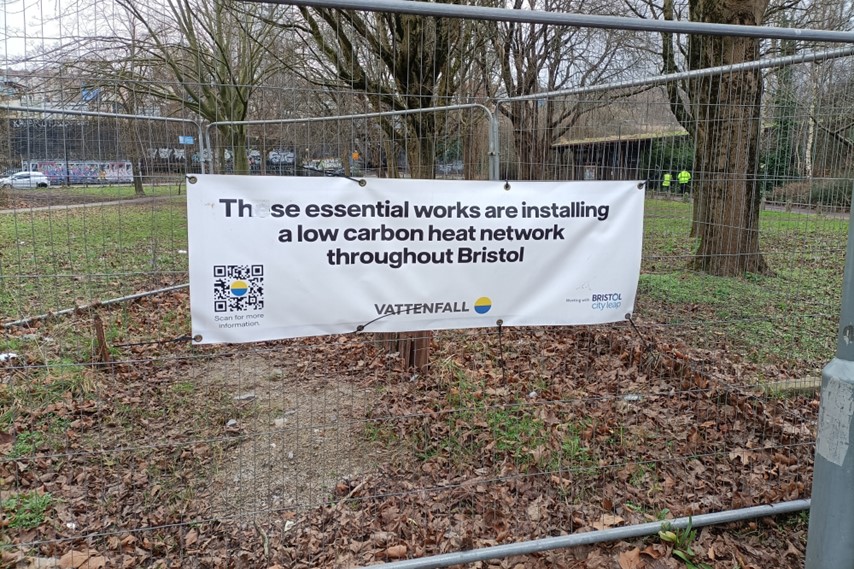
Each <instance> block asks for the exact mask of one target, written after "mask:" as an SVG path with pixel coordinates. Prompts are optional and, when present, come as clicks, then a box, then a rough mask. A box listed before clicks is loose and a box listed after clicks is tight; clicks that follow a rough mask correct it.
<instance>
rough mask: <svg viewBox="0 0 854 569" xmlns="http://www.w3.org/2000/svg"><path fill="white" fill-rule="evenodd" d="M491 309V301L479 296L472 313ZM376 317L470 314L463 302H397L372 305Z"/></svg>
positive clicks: (485, 311) (484, 312) (480, 312)
mask: <svg viewBox="0 0 854 569" xmlns="http://www.w3.org/2000/svg"><path fill="white" fill-rule="evenodd" d="M491 308H492V299H490V298H489V297H488V296H481V297H480V298H478V299H477V300H475V301H474V311H475V312H476V313H477V314H486V313H487V312H489V311H490V309H491ZM374 309H375V310H376V311H377V316H387V315H393V314H447V313H462V312H471V310H470V309H469V303H468V302H467V301H465V300H462V301H460V300H454V301H451V302H448V301H438V302H398V303H389V304H374Z"/></svg>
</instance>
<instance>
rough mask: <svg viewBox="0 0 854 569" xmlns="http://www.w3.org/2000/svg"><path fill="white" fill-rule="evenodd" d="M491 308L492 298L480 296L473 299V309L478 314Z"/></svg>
mask: <svg viewBox="0 0 854 569" xmlns="http://www.w3.org/2000/svg"><path fill="white" fill-rule="evenodd" d="M490 308H492V299H490V298H489V297H488V296H481V297H480V298H478V299H477V300H475V301H474V311H475V312H477V313H478V314H486V313H487V312H489V309H490Z"/></svg>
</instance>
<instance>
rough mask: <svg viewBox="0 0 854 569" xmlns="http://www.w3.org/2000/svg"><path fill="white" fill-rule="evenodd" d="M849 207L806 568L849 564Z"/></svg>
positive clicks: (852, 495)
mask: <svg viewBox="0 0 854 569" xmlns="http://www.w3.org/2000/svg"><path fill="white" fill-rule="evenodd" d="M851 442H854V207H852V208H851V212H850V213H849V216H848V247H847V250H846V253H845V277H844V281H843V284H842V313H841V316H840V318H839V337H838V343H837V346H836V357H835V358H834V359H833V361H831V362H830V363H829V364H828V365H827V367H825V368H824V371H823V372H822V378H821V408H820V409H819V414H818V438H817V439H816V444H815V469H814V471H813V482H812V513H811V515H810V525H809V534H808V539H807V560H806V568H807V569H831V568H832V569H854V446H852V445H851V444H850V443H851Z"/></svg>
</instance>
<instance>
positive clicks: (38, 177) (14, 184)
mask: <svg viewBox="0 0 854 569" xmlns="http://www.w3.org/2000/svg"><path fill="white" fill-rule="evenodd" d="M0 187H3V188H15V189H16V190H29V189H31V188H47V187H50V180H48V178H47V176H45V175H44V174H42V173H41V172H17V173H15V174H12V175H11V176H9V177H8V178H0Z"/></svg>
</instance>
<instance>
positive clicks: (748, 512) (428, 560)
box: [369, 500, 842, 569]
mask: <svg viewBox="0 0 854 569" xmlns="http://www.w3.org/2000/svg"><path fill="white" fill-rule="evenodd" d="M809 507H810V501H809V500H793V501H791V502H781V503H779V504H771V505H766V506H752V507H750V508H742V509H740V510H726V511H724V512H713V513H711V514H699V515H696V516H693V517H691V518H678V519H675V520H666V522H667V523H668V524H669V525H670V526H671V527H674V528H679V529H684V528H685V527H687V526H688V522H689V521H690V522H691V525H692V526H693V527H697V528H699V527H705V526H711V525H716V524H728V523H731V522H740V521H745V520H752V519H756V518H762V517H767V516H779V515H782V514H791V513H794V512H801V511H803V510H808V509H809ZM664 523H665V522H649V523H646V524H638V525H633V526H623V527H615V528H608V529H604V530H600V531H590V532H583V533H571V534H569V535H561V536H557V537H546V538H542V539H536V540H533V541H525V542H522V543H508V544H505V545H495V546H492V547H484V548H481V549H473V550H470V551H459V552H456V553H445V554H442V555H434V556H432V557H422V558H420V559H407V560H405V561H395V562H393V563H384V564H378V565H370V566H369V567H371V568H373V567H376V568H377V569H438V568H439V567H449V566H451V565H462V564H464V563H474V562H476V561H485V560H487V559H503V558H505V557H510V556H513V555H531V554H533V553H538V552H540V551H549V550H552V549H564V548H568V547H578V546H580V545H593V544H596V543H607V542H612V541H621V540H629V539H638V538H641V537H646V536H648V535H655V534H656V533H658V531H659V530H660V529H661V528H662V524H664ZM839 567H842V566H839ZM827 569H837V566H831V565H828V566H827Z"/></svg>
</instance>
